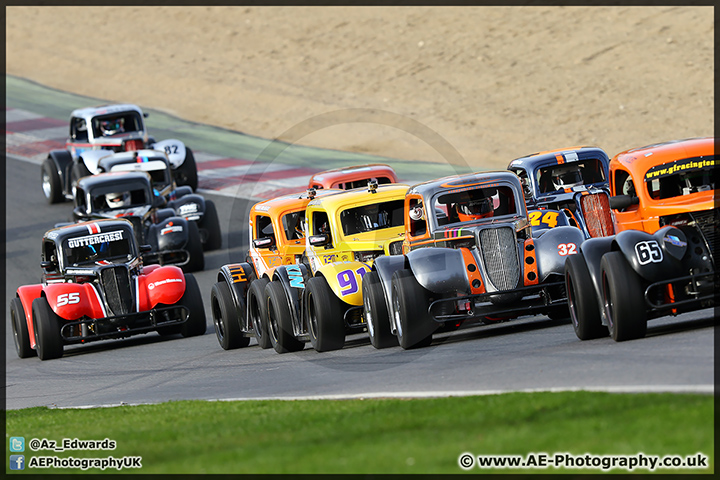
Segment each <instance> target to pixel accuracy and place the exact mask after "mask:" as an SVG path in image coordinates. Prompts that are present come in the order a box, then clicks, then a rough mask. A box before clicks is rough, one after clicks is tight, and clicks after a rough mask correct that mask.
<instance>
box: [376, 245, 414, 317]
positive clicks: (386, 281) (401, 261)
mask: <svg viewBox="0 0 720 480" xmlns="http://www.w3.org/2000/svg"><path fill="white" fill-rule="evenodd" d="M406 260H407V259H406V258H405V255H384V256H381V257H378V258H376V259H375V261H374V262H373V270H376V271H377V272H378V276H379V277H380V284H381V285H382V288H383V292H384V293H385V304H386V305H387V309H388V310H387V311H388V312H392V305H391V300H390V298H391V295H392V276H393V273H395V272H397V271H398V270H402V269H403V268H405V266H406ZM390 323H391V325H392V323H393V322H390Z"/></svg>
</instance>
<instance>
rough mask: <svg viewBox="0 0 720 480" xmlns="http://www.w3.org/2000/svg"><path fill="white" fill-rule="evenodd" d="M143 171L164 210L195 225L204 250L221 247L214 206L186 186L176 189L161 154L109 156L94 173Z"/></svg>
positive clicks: (163, 156)
mask: <svg viewBox="0 0 720 480" xmlns="http://www.w3.org/2000/svg"><path fill="white" fill-rule="evenodd" d="M126 171H143V172H147V173H148V174H149V175H150V179H151V183H152V188H153V192H154V193H155V195H156V196H161V197H163V198H165V200H166V201H167V205H166V208H172V209H173V210H175V215H176V216H179V217H183V218H184V219H186V220H187V221H191V222H195V223H196V224H197V226H198V230H199V232H200V240H201V241H202V244H203V249H204V250H206V251H207V250H217V249H219V248H220V247H221V245H222V233H221V231H220V220H219V218H218V214H217V209H216V208H215V203H214V202H213V201H212V200H206V199H205V198H204V197H203V196H202V195H199V194H197V193H193V191H192V189H191V188H190V187H188V186H181V187H178V186H177V185H176V183H175V180H174V178H173V174H172V171H171V169H170V161H169V160H168V158H167V155H166V154H165V152H162V151H159V150H133V151H131V152H120V153H113V154H110V155H108V156H106V157H103V158H101V159H100V160H99V161H98V172H126Z"/></svg>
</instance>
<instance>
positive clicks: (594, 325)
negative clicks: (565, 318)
mask: <svg viewBox="0 0 720 480" xmlns="http://www.w3.org/2000/svg"><path fill="white" fill-rule="evenodd" d="M565 289H566V290H567V299H568V309H569V310H570V319H571V320H572V324H573V328H574V329H575V335H577V337H578V338H579V339H580V340H592V339H593V338H601V337H605V336H607V334H608V331H607V328H605V326H604V325H603V324H602V320H601V319H600V309H599V305H598V303H597V302H598V301H597V298H596V295H595V288H594V287H593V284H592V279H591V278H590V272H589V271H588V268H587V264H586V263H585V260H584V259H583V257H582V256H581V255H579V254H578V255H570V256H568V258H567V260H565Z"/></svg>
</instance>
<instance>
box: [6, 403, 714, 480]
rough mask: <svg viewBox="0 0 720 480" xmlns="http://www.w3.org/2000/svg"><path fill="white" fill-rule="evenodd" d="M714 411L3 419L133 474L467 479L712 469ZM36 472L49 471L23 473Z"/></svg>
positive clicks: (589, 406)
mask: <svg viewBox="0 0 720 480" xmlns="http://www.w3.org/2000/svg"><path fill="white" fill-rule="evenodd" d="M713 414H714V410H713V397H712V396H709V395H690V394H682V395H681V394H609V393H591V392H565V393H509V394H502V395H488V396H476V397H460V398H432V399H413V400H406V399H365V400H344V401H329V400H328V401H325V400H308V401H242V402H206V401H178V402H170V403H164V404H159V405H143V406H122V407H113V408H99V409H92V410H57V409H55V410H51V409H47V408H44V407H36V408H28V409H23V410H12V411H8V412H7V419H6V422H7V430H6V432H7V433H6V435H7V438H9V437H10V436H24V437H25V438H26V442H29V441H30V439H32V438H48V439H53V440H58V441H60V440H61V439H62V438H79V439H86V440H87V439H99V440H101V439H104V438H110V439H112V440H115V441H117V449H116V450H114V451H111V452H78V451H73V452H66V453H51V452H31V451H29V450H26V452H25V455H26V458H27V461H29V460H30V457H31V456H33V455H57V456H70V455H72V456H74V457H76V458H78V457H96V458H97V457H106V456H108V455H113V456H115V457H116V458H117V457H122V456H124V455H128V456H134V455H140V456H142V465H143V468H142V470H141V471H138V470H128V471H127V472H128V473H308V474H313V473H463V470H461V469H460V468H459V467H458V464H457V461H458V457H459V455H460V454H461V453H464V452H470V453H472V454H474V455H491V454H505V455H508V454H522V455H524V454H527V453H529V452H536V453H539V452H546V453H549V454H553V453H555V452H569V453H572V454H576V455H583V454H586V453H591V454H594V455H603V454H606V455H610V454H637V453H639V452H642V453H644V454H646V455H659V456H663V455H670V454H672V455H693V454H695V453H698V452H702V453H703V454H705V455H707V456H708V457H709V469H707V470H702V471H698V470H695V471H694V473H712V472H714V443H713V423H714V422H713ZM7 438H6V443H7V441H8V439H7ZM7 451H9V447H8V448H6V452H7ZM491 471H492V470H480V469H477V468H476V469H472V470H470V472H471V473H488V472H491ZM498 471H499V472H505V473H521V472H523V470H498ZM556 471H557V470H554V469H548V470H526V472H534V473H553V472H556ZM8 472H9V470H8ZM33 472H35V473H40V472H42V471H40V472H38V470H28V469H26V470H25V471H24V473H33ZM65 472H68V473H69V471H67V470H65ZM88 472H92V470H88ZM96 472H97V471H96ZM106 472H107V471H106ZM576 472H578V473H601V471H600V470H576ZM636 472H641V473H642V472H643V470H636ZM677 472H679V471H678V470H660V471H657V470H656V473H677ZM13 473H18V472H13Z"/></svg>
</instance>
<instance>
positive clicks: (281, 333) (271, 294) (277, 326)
mask: <svg viewBox="0 0 720 480" xmlns="http://www.w3.org/2000/svg"><path fill="white" fill-rule="evenodd" d="M265 298H266V299H267V300H266V301H267V319H268V322H267V326H268V334H269V337H270V344H271V345H272V347H273V349H274V350H275V351H276V352H277V353H288V352H298V351H300V350H302V349H303V348H305V342H301V341H300V340H298V339H297V338H295V335H294V334H293V327H292V314H291V313H290V305H288V301H287V299H286V298H285V291H284V290H283V286H282V284H281V283H280V282H277V281H276V282H270V283H268V284H267V286H266V287H265Z"/></svg>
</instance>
